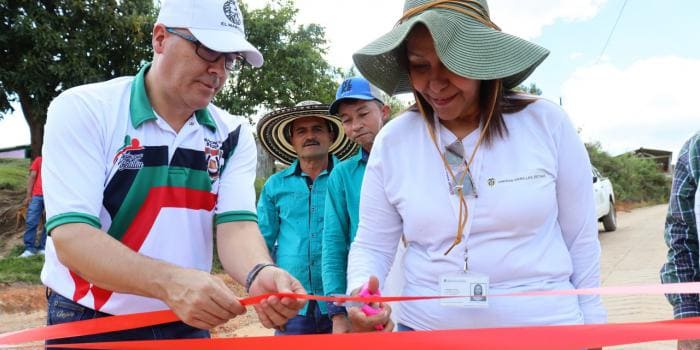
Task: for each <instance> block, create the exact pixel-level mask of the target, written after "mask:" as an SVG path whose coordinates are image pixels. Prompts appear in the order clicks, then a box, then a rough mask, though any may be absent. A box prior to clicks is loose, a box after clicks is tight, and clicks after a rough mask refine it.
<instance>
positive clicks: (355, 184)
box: [321, 77, 389, 333]
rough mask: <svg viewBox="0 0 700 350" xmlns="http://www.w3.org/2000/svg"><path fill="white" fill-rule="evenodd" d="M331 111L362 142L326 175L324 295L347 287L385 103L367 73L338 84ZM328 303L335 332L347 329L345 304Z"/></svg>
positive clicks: (385, 114)
mask: <svg viewBox="0 0 700 350" xmlns="http://www.w3.org/2000/svg"><path fill="white" fill-rule="evenodd" d="M330 114H333V115H338V116H339V117H340V120H341V121H342V123H343V129H344V130H345V134H346V135H347V136H348V137H349V138H350V139H351V140H353V141H355V142H357V143H358V144H359V145H360V146H361V148H360V150H359V151H358V152H357V154H356V155H355V156H353V157H352V158H350V159H348V160H345V161H343V162H341V163H340V164H338V165H337V166H336V169H335V170H334V171H333V173H332V174H331V176H330V177H329V179H328V192H327V195H326V209H325V212H324V220H323V221H324V228H323V244H322V259H321V261H322V277H323V292H324V294H326V295H331V294H344V293H345V292H346V271H347V263H348V251H349V249H350V243H352V241H353V239H354V238H355V232H357V225H358V222H359V210H360V188H361V186H362V178H363V176H364V174H365V167H366V165H367V158H368V157H369V152H370V151H371V150H372V144H374V138H375V137H376V136H377V133H379V130H380V129H381V128H382V126H384V123H386V121H387V120H388V118H389V107H388V106H387V105H385V104H384V101H383V99H382V94H381V92H380V91H379V90H378V89H377V88H376V87H374V86H373V85H371V84H370V83H369V82H368V81H367V80H366V79H365V78H362V77H353V78H348V79H346V80H345V81H343V83H342V84H340V86H339V87H338V91H337V93H336V95H335V101H334V102H333V103H332V104H331V106H330ZM327 306H328V315H329V316H330V317H331V318H332V320H333V333H345V332H348V331H349V330H350V323H349V322H348V320H347V311H346V310H345V308H343V307H341V306H337V305H334V304H333V303H328V305H327ZM358 311H359V310H358Z"/></svg>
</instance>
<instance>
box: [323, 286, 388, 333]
mask: <svg viewBox="0 0 700 350" xmlns="http://www.w3.org/2000/svg"><path fill="white" fill-rule="evenodd" d="M332 296H334V297H339V298H342V297H347V295H343V294H333V295H332ZM357 296H359V297H371V296H381V293H379V291H377V292H376V293H372V292H370V290H369V286H368V284H367V283H365V285H363V286H362V288H361V289H360V292H359V293H358V294H357ZM336 304H337V305H341V306H345V307H359V308H360V310H362V312H363V313H364V314H365V315H367V316H374V315H376V314H378V313H379V312H380V311H381V309H379V308H374V307H372V306H370V305H369V304H368V303H363V302H359V301H343V302H338V303H336ZM374 329H376V330H378V331H381V330H383V329H384V325H381V324H378V325H375V326H374Z"/></svg>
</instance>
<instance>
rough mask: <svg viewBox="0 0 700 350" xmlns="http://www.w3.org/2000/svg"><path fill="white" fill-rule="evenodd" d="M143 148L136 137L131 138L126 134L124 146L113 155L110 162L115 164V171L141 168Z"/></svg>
mask: <svg viewBox="0 0 700 350" xmlns="http://www.w3.org/2000/svg"><path fill="white" fill-rule="evenodd" d="M143 149H144V147H143V146H141V142H140V141H139V139H137V138H135V137H134V138H133V139H132V138H131V136H129V135H126V136H125V137H124V146H122V148H120V149H119V150H118V151H117V154H115V155H114V159H113V160H112V164H116V163H118V165H117V171H121V170H127V169H128V170H138V169H141V168H143V152H142V151H143Z"/></svg>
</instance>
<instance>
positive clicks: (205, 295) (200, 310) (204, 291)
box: [162, 269, 246, 329]
mask: <svg viewBox="0 0 700 350" xmlns="http://www.w3.org/2000/svg"><path fill="white" fill-rule="evenodd" d="M165 293H166V294H165V296H164V297H163V298H162V300H163V301H164V302H165V303H166V304H167V305H168V306H169V307H170V309H171V310H173V312H174V313H175V314H176V315H177V316H178V317H179V318H180V319H181V320H182V321H183V322H185V323H187V324H188V325H190V326H192V327H197V328H200V329H211V328H214V327H216V326H218V325H221V324H224V323H226V322H227V321H228V320H230V319H232V318H234V317H236V316H238V315H242V314H244V313H245V312H246V309H245V306H243V305H241V303H240V302H239V299H238V298H237V297H236V295H235V294H234V293H233V291H232V290H231V289H229V288H228V286H226V284H225V283H224V282H223V281H222V280H221V279H219V278H217V277H215V276H212V275H211V274H209V273H206V272H203V271H199V270H194V269H182V270H180V271H178V272H177V273H175V274H174V275H173V278H172V280H171V281H170V284H169V285H168V286H167V287H166V289H165Z"/></svg>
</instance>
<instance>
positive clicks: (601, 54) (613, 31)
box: [595, 0, 627, 64]
mask: <svg viewBox="0 0 700 350" xmlns="http://www.w3.org/2000/svg"><path fill="white" fill-rule="evenodd" d="M625 6H627V0H625V2H623V3H622V7H621V8H620V13H618V14H617V19H616V20H615V24H613V26H612V29H610V34H608V39H607V40H605V45H603V49H602V50H601V51H600V55H598V59H597V60H596V61H595V63H596V64H598V62H600V59H601V58H602V57H603V54H604V53H605V50H606V49H607V48H608V44H610V39H611V38H612V36H613V33H615V28H617V23H618V22H620V17H622V12H624V11H625Z"/></svg>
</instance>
